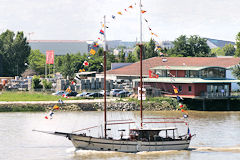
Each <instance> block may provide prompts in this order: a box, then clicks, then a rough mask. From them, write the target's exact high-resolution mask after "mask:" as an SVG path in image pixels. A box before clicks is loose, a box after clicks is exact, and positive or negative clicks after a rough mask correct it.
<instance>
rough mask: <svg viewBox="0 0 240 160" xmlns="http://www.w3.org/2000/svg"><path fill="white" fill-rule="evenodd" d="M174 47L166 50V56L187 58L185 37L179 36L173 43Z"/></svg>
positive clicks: (187, 47) (187, 48)
mask: <svg viewBox="0 0 240 160" xmlns="http://www.w3.org/2000/svg"><path fill="white" fill-rule="evenodd" d="M173 44H174V47H173V48H171V49H169V50H168V52H167V53H168V54H169V55H170V56H172V57H187V56H188V50H189V46H188V44H187V36H185V35H181V36H180V37H178V38H177V39H176V40H175V41H174V42H173Z"/></svg>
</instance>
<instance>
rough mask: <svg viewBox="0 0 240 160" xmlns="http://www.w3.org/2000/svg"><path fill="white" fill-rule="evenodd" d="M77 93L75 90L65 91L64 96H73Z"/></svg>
mask: <svg viewBox="0 0 240 160" xmlns="http://www.w3.org/2000/svg"><path fill="white" fill-rule="evenodd" d="M77 94H78V93H77V92H75V91H72V92H68V93H66V96H68V97H71V96H73V97H75V96H76V95H77Z"/></svg>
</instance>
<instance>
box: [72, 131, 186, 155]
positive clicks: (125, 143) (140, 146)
mask: <svg viewBox="0 0 240 160" xmlns="http://www.w3.org/2000/svg"><path fill="white" fill-rule="evenodd" d="M69 139H70V140H71V141H72V143H73V145H74V146H75V148H77V149H84V150H97V151H118V152H131V153H135V152H141V151H163V150H186V149H188V147H189V144H190V140H171V141H154V142H143V141H130V140H113V139H104V138H94V137H89V136H82V135H74V134H72V135H69Z"/></svg>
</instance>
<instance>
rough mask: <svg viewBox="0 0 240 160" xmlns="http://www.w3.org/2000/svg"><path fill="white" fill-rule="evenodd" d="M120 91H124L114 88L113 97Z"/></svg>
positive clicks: (111, 93)
mask: <svg viewBox="0 0 240 160" xmlns="http://www.w3.org/2000/svg"><path fill="white" fill-rule="evenodd" d="M120 91H123V90H122V89H112V90H111V91H110V95H111V96H113V97H116V96H117V93H119V92H120Z"/></svg>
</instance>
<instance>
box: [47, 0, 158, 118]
mask: <svg viewBox="0 0 240 160" xmlns="http://www.w3.org/2000/svg"><path fill="white" fill-rule="evenodd" d="M142 7H143V6H142ZM135 8H137V3H136V2H135V3H134V2H133V4H131V5H129V6H128V7H127V8H125V9H123V11H118V12H116V14H112V15H111V18H112V22H113V21H115V20H116V19H117V18H118V17H120V16H123V15H125V14H127V13H130V12H129V11H130V10H133V9H135ZM146 12H147V11H146V10H141V13H142V14H144V15H145V13H146ZM144 21H145V22H146V23H147V26H148V29H149V31H150V34H151V36H152V39H154V38H153V36H154V37H155V38H158V37H159V36H158V35H157V34H155V33H154V32H152V28H151V27H150V25H149V21H148V20H147V18H146V17H145V16H144ZM105 27H106V28H109V26H105ZM104 34H105V33H104V24H102V25H101V29H100V30H99V37H98V38H97V40H96V41H94V42H93V44H92V47H91V49H90V51H89V55H88V56H87V59H86V60H84V62H83V66H84V67H89V66H90V65H91V64H89V62H88V60H89V59H92V56H94V55H95V54H96V52H97V50H98V48H99V44H100V43H101V42H103V37H104ZM154 40H155V39H154ZM155 41H156V40H155ZM101 65H102V64H101ZM78 72H85V69H84V68H80V69H79V70H78ZM152 78H158V75H155V76H153V77H152ZM76 80H81V78H80V77H79V76H78V75H76V76H75V78H74V80H73V81H72V82H71V85H75V84H76ZM71 92H72V90H71V86H69V87H68V88H67V89H66V90H65V92H64V94H63V95H62V97H63V98H69V97H68V96H67V94H68V93H71ZM58 103H59V104H63V101H62V100H61V99H60V100H59V101H58ZM59 108H60V107H59V106H58V105H54V106H53V107H52V108H49V109H50V111H49V113H48V114H47V115H46V116H45V119H52V118H53V115H54V111H55V110H58V109H59Z"/></svg>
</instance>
